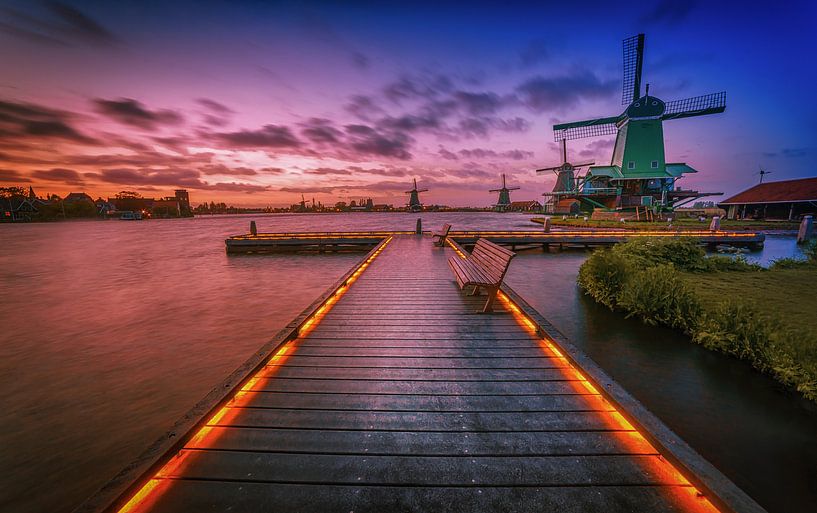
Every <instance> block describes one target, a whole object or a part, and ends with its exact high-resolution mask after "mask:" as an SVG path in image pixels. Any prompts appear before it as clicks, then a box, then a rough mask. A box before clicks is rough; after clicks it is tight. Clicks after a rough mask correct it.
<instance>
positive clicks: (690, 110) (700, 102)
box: [661, 91, 726, 120]
mask: <svg viewBox="0 0 817 513" xmlns="http://www.w3.org/2000/svg"><path fill="white" fill-rule="evenodd" d="M724 110H726V91H721V92H719V93H712V94H705V95H703V96H693V97H692V98H687V99H685V100H673V101H671V102H667V108H666V110H665V111H664V114H663V115H662V116H661V119H663V120H667V119H681V118H691V117H693V116H705V115H707V114H717V113H719V112H723V111H724Z"/></svg>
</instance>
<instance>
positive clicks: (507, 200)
mask: <svg viewBox="0 0 817 513" xmlns="http://www.w3.org/2000/svg"><path fill="white" fill-rule="evenodd" d="M518 189H519V187H508V186H507V185H505V173H502V188H501V189H491V190H490V191H488V192H498V193H499V200H498V201H497V202H496V205H494V210H496V211H497V212H505V211H506V210H508V207H510V206H511V193H510V191H516V190H518Z"/></svg>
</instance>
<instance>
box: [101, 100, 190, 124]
mask: <svg viewBox="0 0 817 513" xmlns="http://www.w3.org/2000/svg"><path fill="white" fill-rule="evenodd" d="M94 105H95V106H96V110H97V111H98V112H99V113H101V114H104V115H106V116H108V117H109V118H111V119H113V120H116V121H118V122H120V123H124V124H126V125H130V126H134V127H137V128H143V129H146V130H152V129H154V128H155V127H156V126H157V125H176V124H179V123H181V122H182V116H181V115H180V114H179V113H177V112H174V111H172V110H150V109H148V108H147V107H145V106H144V105H142V103H140V102H138V101H136V100H134V99H132V98H120V99H118V100H103V99H101V98H97V99H96V100H94Z"/></svg>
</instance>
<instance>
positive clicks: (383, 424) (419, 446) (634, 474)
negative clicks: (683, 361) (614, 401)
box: [114, 236, 715, 513]
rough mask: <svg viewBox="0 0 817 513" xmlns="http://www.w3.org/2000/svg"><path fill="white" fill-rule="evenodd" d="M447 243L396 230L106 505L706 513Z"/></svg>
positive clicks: (705, 505)
mask: <svg viewBox="0 0 817 513" xmlns="http://www.w3.org/2000/svg"><path fill="white" fill-rule="evenodd" d="M454 254H455V253H454V251H453V250H452V248H451V247H448V246H446V247H445V248H436V247H433V246H432V244H431V242H430V240H429V239H428V238H427V237H417V236H395V237H394V238H393V239H392V240H391V242H390V243H389V244H388V245H387V246H386V247H385V249H384V250H383V251H382V253H380V254H379V256H378V257H377V258H375V259H374V260H372V262H371V264H370V265H369V266H368V268H367V269H366V270H365V272H363V273H362V274H360V275H359V277H358V278H357V279H356V281H355V282H354V284H353V285H351V286H350V287H349V288H348V290H346V291H345V293H344V294H343V295H342V296H340V298H339V299H338V300H337V302H335V303H334V304H332V305H331V308H329V307H327V308H326V309H325V311H324V312H323V313H322V314H321V315H320V316H319V317H316V318H315V321H314V322H313V323H309V326H308V327H305V328H304V329H302V330H301V335H300V336H299V337H297V338H296V339H294V340H290V341H289V342H287V343H286V344H287V345H286V346H285V347H284V349H282V350H279V351H278V352H277V353H276V355H275V356H273V357H272V359H271V360H270V361H269V362H268V363H267V364H266V365H265V366H263V367H262V368H261V370H260V371H258V372H257V373H256V374H254V376H253V377H252V379H250V380H249V381H247V382H245V383H244V384H243V386H242V388H241V390H240V391H239V392H238V393H237V394H236V396H235V397H234V398H233V399H232V400H231V401H230V402H229V403H227V405H226V407H225V408H223V409H221V410H220V411H219V412H218V413H217V414H215V415H214V416H212V417H210V420H209V421H207V422H206V425H205V426H204V427H201V428H197V429H199V431H198V432H196V433H195V434H194V435H193V436H192V437H191V438H189V439H188V441H187V442H186V443H185V445H184V448H183V449H182V450H181V452H180V453H178V454H177V456H175V457H174V458H172V459H171V460H170V462H169V463H165V464H164V467H163V468H161V470H159V471H158V473H157V474H156V475H155V476H154V478H153V479H151V480H150V481H149V483H148V485H147V486H145V488H143V489H142V491H141V492H139V494H142V495H141V496H138V497H137V499H138V500H136V499H133V500H131V502H130V503H128V504H127V505H126V506H125V507H124V508H120V507H119V506H118V507H117V509H119V511H152V512H156V513H171V512H173V513H180V512H191V513H193V512H195V513H198V512H202V511H240V512H256V511H257V512H262V511H263V512H270V511H293V512H310V511H315V512H327V511H343V512H349V511H354V512H358V513H359V512H363V511H372V512H383V511H461V512H475V511H480V512H483V511H531V512H533V511H536V512H542V511H562V512H593V511H599V512H602V511H603V512H624V511H715V509H714V507H713V506H712V504H711V503H710V501H709V500H708V499H707V498H703V497H701V496H699V494H698V493H697V492H696V489H695V488H694V487H693V486H692V485H691V484H690V483H689V481H687V480H686V479H685V478H684V477H682V475H681V474H679V473H678V472H677V471H676V470H675V468H674V467H673V466H672V465H670V464H669V463H667V461H666V460H665V459H664V458H662V456H661V455H660V454H659V452H658V451H657V450H656V449H655V447H654V446H653V445H652V444H651V443H650V442H648V441H647V439H645V437H644V436H642V435H641V434H640V433H639V432H638V431H636V430H635V429H634V428H633V426H632V425H631V424H630V423H629V422H627V421H626V420H624V417H622V416H621V415H620V414H619V413H618V412H617V411H616V408H615V407H614V406H612V405H611V403H610V402H608V401H607V400H606V399H605V398H604V397H603V396H602V395H600V394H599V392H598V390H596V389H595V388H594V387H593V386H592V385H590V384H589V383H588V382H587V381H585V379H584V378H583V376H582V375H581V374H580V373H579V372H577V371H576V369H574V368H573V367H572V366H571V363H570V362H569V361H568V360H567V359H566V358H565V357H564V356H562V354H561V353H560V352H559V351H558V349H554V347H555V346H552V345H550V344H547V343H544V342H543V340H542V339H541V337H539V336H537V335H536V333H535V332H534V331H532V330H531V329H528V328H526V327H525V324H524V323H522V322H520V319H519V317H518V312H517V313H516V314H514V313H513V312H512V311H510V310H509V309H508V308H509V307H508V304H509V303H508V301H507V300H502V301H498V302H497V303H496V312H495V313H492V314H478V313H476V312H477V311H478V310H479V309H480V308H481V306H482V303H483V302H484V298H479V297H470V296H467V295H465V294H464V293H462V292H461V291H460V290H459V289H458V287H457V286H456V284H455V282H454V281H453V277H452V275H451V271H450V270H449V268H448V265H447V264H446V259H447V258H448V257H450V256H452V255H454ZM512 265H513V264H512ZM209 415H210V414H208V416H209ZM139 494H137V495H139ZM114 511H115V510H114Z"/></svg>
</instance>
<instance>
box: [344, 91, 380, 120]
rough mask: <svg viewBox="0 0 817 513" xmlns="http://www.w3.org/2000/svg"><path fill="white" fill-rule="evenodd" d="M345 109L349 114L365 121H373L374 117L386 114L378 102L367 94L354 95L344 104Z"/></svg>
mask: <svg viewBox="0 0 817 513" xmlns="http://www.w3.org/2000/svg"><path fill="white" fill-rule="evenodd" d="M343 108H344V110H346V112H348V113H349V114H351V115H353V116H355V117H356V118H358V119H360V120H363V121H371V120H372V119H374V118H376V117H378V116H381V115H383V114H385V111H384V110H383V109H382V108H380V106H379V105H378V104H377V102H376V101H375V100H374V99H373V98H372V97H371V96H366V95H361V94H358V95H354V96H352V97H351V98H350V99H349V103H347V104H346V105H344V107H343Z"/></svg>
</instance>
